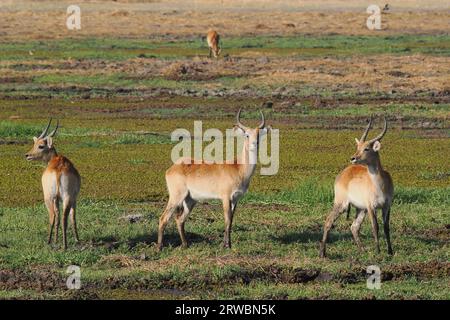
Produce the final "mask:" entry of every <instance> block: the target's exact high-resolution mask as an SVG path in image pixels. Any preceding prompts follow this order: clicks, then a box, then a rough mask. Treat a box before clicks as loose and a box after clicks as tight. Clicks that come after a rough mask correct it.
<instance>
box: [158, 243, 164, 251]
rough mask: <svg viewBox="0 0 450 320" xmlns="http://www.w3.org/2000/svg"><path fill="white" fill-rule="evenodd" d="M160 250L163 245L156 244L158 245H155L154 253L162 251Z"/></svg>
mask: <svg viewBox="0 0 450 320" xmlns="http://www.w3.org/2000/svg"><path fill="white" fill-rule="evenodd" d="M162 248H163V245H162V244H161V243H158V244H157V245H156V251H158V252H161V251H162Z"/></svg>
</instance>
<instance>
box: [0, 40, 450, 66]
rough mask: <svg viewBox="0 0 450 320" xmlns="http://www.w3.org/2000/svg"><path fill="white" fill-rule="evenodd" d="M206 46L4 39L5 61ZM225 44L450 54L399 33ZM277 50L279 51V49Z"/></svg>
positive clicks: (298, 51) (166, 53) (109, 56)
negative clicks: (30, 53) (31, 54)
mask: <svg viewBox="0 0 450 320" xmlns="http://www.w3.org/2000/svg"><path fill="white" fill-rule="evenodd" d="M205 48H206V44H205V43H204V42H202V41H201V39H200V38H199V39H198V40H189V41H186V40H185V41H183V40H181V41H177V42H164V41H157V40H150V39H126V38H125V39H124V38H121V39H114V38H109V39H103V38H88V39H77V40H76V41H74V40H73V39H61V40H52V41H45V42H44V41H27V42H2V43H0V52H1V54H0V58H1V59H2V60H25V59H26V60H28V59H30V55H29V51H33V56H32V58H31V59H33V60H41V59H44V58H45V59H47V58H49V56H50V57H51V58H53V59H68V58H72V59H106V60H123V59H130V58H137V57H139V56H147V57H155V58H163V59H173V58H176V57H180V56H194V55H200V54H201V55H204V52H205ZM223 48H224V50H227V52H230V53H231V54H237V53H242V52H244V51H261V50H264V49H270V50H271V52H273V53H276V54H279V55H291V54H294V55H302V56H329V55H333V56H348V55H354V54H364V55H366V54H382V53H391V54H413V53H424V54H434V55H444V56H448V55H449V48H450V41H449V37H448V35H422V36H417V35H399V36H343V35H336V36H318V37H309V36H295V37H272V36H256V37H251V38H250V37H235V38H233V37H231V38H225V39H224V40H223ZM273 49H276V50H275V51H274V50H273Z"/></svg>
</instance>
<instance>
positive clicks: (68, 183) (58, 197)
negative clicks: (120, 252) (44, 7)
mask: <svg viewBox="0 0 450 320" xmlns="http://www.w3.org/2000/svg"><path fill="white" fill-rule="evenodd" d="M51 122H52V119H50V121H49V122H48V125H47V127H46V128H45V129H44V131H42V133H41V135H40V136H39V137H34V138H33V140H34V145H33V147H32V148H31V150H30V151H29V152H28V153H27V154H26V155H25V157H26V159H27V160H28V161H32V160H40V161H43V162H44V163H46V164H47V168H46V169H45V171H44V173H43V174H42V189H43V191H44V201H45V206H46V207H47V210H48V213H49V218H50V224H49V232H48V244H51V242H52V235H53V230H54V229H56V230H55V243H56V242H57V241H58V231H59V202H60V201H61V202H62V204H63V243H64V249H67V237H66V230H67V219H68V216H69V215H70V220H71V224H72V228H73V233H74V236H75V240H76V241H77V242H78V241H79V238H78V231H77V223H76V218H75V210H76V202H77V196H78V193H79V192H80V186H81V178H80V175H79V173H78V171H77V169H75V166H74V165H73V164H72V162H70V160H69V159H67V158H66V157H64V156H60V155H58V154H57V152H56V149H55V146H54V144H53V137H54V136H55V134H56V131H57V130H58V127H59V121H58V122H57V124H56V127H55V129H54V130H53V131H52V132H51V133H50V134H48V135H47V133H48V129H49V128H50V125H51Z"/></svg>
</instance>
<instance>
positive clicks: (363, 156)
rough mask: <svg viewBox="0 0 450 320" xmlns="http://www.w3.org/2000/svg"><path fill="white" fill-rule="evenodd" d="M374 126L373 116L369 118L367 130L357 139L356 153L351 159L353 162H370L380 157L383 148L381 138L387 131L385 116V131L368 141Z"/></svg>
mask: <svg viewBox="0 0 450 320" xmlns="http://www.w3.org/2000/svg"><path fill="white" fill-rule="evenodd" d="M371 126H372V117H370V119H369V123H368V125H367V127H366V130H365V131H364V133H363V134H362V136H361V138H360V139H359V140H358V139H357V138H355V141H356V153H355V154H354V155H353V156H352V157H351V159H350V161H351V163H353V164H366V165H367V164H370V163H373V161H374V160H376V159H378V151H380V148H381V142H380V141H381V139H382V138H383V137H384V135H385V134H386V131H387V121H386V118H384V128H383V131H382V132H381V133H380V134H379V135H378V136H376V137H375V138H373V139H372V140H369V141H366V138H367V134H368V133H369V130H370V128H371Z"/></svg>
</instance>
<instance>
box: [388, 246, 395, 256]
mask: <svg viewBox="0 0 450 320" xmlns="http://www.w3.org/2000/svg"><path fill="white" fill-rule="evenodd" d="M388 254H390V255H391V256H392V255H393V254H394V251H392V248H389V249H388Z"/></svg>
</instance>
